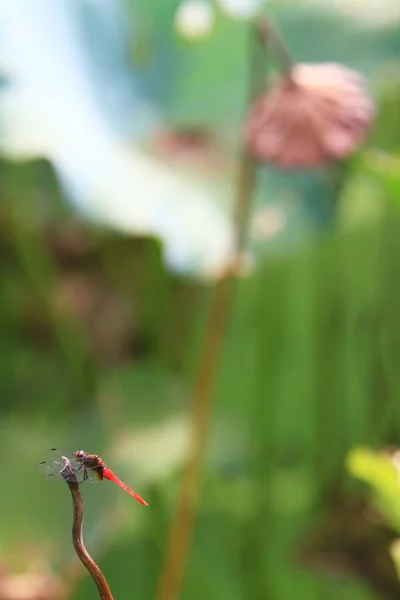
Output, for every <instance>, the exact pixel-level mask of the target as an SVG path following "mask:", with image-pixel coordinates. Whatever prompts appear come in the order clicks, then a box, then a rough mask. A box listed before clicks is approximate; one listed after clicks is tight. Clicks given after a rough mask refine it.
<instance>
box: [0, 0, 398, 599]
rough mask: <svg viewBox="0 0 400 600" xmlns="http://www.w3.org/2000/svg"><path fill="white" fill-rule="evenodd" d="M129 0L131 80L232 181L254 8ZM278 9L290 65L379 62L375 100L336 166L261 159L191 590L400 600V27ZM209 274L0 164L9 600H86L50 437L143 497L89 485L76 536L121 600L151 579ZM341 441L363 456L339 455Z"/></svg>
mask: <svg viewBox="0 0 400 600" xmlns="http://www.w3.org/2000/svg"><path fill="white" fill-rule="evenodd" d="M128 8H129V11H130V12H129V14H130V15H131V22H130V21H129V29H130V36H131V47H130V53H129V56H128V58H129V61H131V66H132V69H133V73H134V77H133V81H135V82H136V84H138V82H140V81H142V80H143V86H144V87H146V86H147V87H146V90H147V92H146V93H149V94H150V96H151V95H152V101H154V102H157V103H158V106H159V109H160V111H161V112H162V114H163V119H164V121H165V122H166V123H167V124H168V126H169V128H170V133H171V132H172V134H173V136H174V140H175V141H176V143H177V144H178V147H179V149H180V153H179V157H178V160H177V163H176V164H175V165H174V168H176V169H177V170H179V169H186V168H188V167H187V164H186V163H185V152H186V150H185V149H184V150H181V146H180V144H181V143H182V137H180V136H182V131H183V132H185V131H186V132H187V131H190V132H193V131H196V132H197V133H198V132H201V133H202V134H204V136H206V137H205V139H206V140H207V141H208V140H209V138H210V132H212V134H213V136H212V148H211V150H210V144H209V143H205V142H204V139H203V138H200V139H201V142H199V144H198V145H197V146H196V147H195V152H194V158H193V156H192V155H191V162H190V169H192V171H193V172H194V173H196V172H198V170H199V169H200V166H199V165H201V176H202V177H203V178H207V177H209V178H210V180H212V182H213V185H214V186H215V187H218V186H220V185H221V182H223V181H224V180H225V179H226V178H228V179H230V180H231V181H233V182H234V181H235V178H236V171H235V166H234V164H235V161H234V157H235V152H236V150H237V141H238V139H240V133H241V127H242V121H243V116H244V110H245V98H246V90H247V85H248V65H249V47H248V37H249V29H250V25H249V24H248V23H247V22H244V21H237V20H233V19H231V18H229V16H227V15H226V14H224V13H223V12H222V11H221V10H219V9H217V8H215V10H216V12H215V19H216V20H215V23H214V26H213V28H212V30H211V31H210V32H209V33H208V34H207V35H206V36H205V37H204V38H202V39H198V40H187V39H185V38H184V36H183V35H181V34H179V32H177V31H176V27H175V25H174V19H175V15H176V13H177V10H178V8H179V2H178V1H177V0H176V1H171V0H168V1H167V0H162V1H160V2H156V1H154V0H153V1H151V2H150V1H146V0H142V1H141V2H139V1H138V2H133V1H132V2H131V3H130V4H129V5H128ZM269 9H270V13H271V15H272V16H273V17H274V19H275V20H276V22H277V23H278V24H279V26H280V28H281V31H282V32H283V35H284V36H285V39H286V41H287V43H288V45H289V46H290V47H291V49H292V50H293V53H294V55H295V56H296V58H297V59H299V60H302V61H310V62H320V61H325V60H335V61H338V62H343V63H344V64H346V65H349V66H351V67H353V68H357V69H359V70H361V71H362V72H363V73H364V74H366V75H367V76H368V77H369V78H370V85H371V89H372V93H373V95H374V96H375V98H376V101H377V104H378V107H379V111H378V117H377V121H376V125H375V129H374V132H373V135H372V136H371V139H370V141H369V142H368V144H367V146H366V147H365V148H364V149H362V150H361V151H360V152H359V153H358V154H357V156H356V157H353V158H352V159H350V160H349V161H348V162H347V164H346V165H344V166H343V168H340V169H336V168H335V169H327V170H325V171H324V172H323V173H317V174H307V175H304V174H301V175H300V174H295V173H291V174H282V173H278V172H275V171H273V170H271V169H267V168H265V169H264V168H263V169H261V170H260V173H259V181H258V187H257V194H256V196H257V197H256V201H255V208H254V214H253V216H252V223H253V225H252V226H254V223H257V217H259V216H260V215H262V216H263V217H264V218H265V219H266V222H265V223H266V230H265V231H266V233H265V234H263V235H262V236H261V238H262V239H261V242H260V239H258V253H259V254H258V255H259V257H260V264H259V267H258V268H257V269H256V270H255V271H253V272H252V273H251V274H250V275H249V276H247V277H245V278H243V279H240V280H239V281H238V284H237V287H236V293H235V299H234V309H233V314H232V315H231V319H230V323H229V329H228V332H227V336H226V339H225V342H224V349H223V359H222V363H221V365H220V367H219V375H218V382H217V386H216V389H215V391H214V403H213V409H212V426H211V429H210V432H209V436H208V445H207V453H206V456H205V468H204V474H203V482H202V490H201V504H200V507H199V510H198V514H197V518H196V527H195V535H194V539H193V544H192V547H191V551H190V556H189V560H188V568H187V572H186V576H185V581H184V588H183V592H182V598H183V599H187V600H189V599H190V600H196V599H199V600H200V599H202V600H203V599H204V598H207V599H208V600H213V599H214V598H215V599H217V598H218V599H219V600H220V599H227V598H229V599H230V600H236V599H237V600H239V599H241V598H247V599H250V598H251V599H254V600H258V599H260V600H261V599H273V600H289V599H292V598H298V599H307V600H314V599H315V600H317V599H318V600H320V599H321V600H330V599H333V598H335V599H336V598H341V599H343V600H364V599H372V598H378V597H387V598H395V597H399V594H400V582H399V580H398V576H397V572H396V557H395V555H394V554H393V552H392V550H391V549H392V544H393V542H395V540H396V538H397V535H398V534H399V532H400V494H399V491H398V489H397V488H398V484H397V480H396V482H395V483H393V481H394V480H393V473H391V475H390V474H389V475H388V478H389V479H390V477H392V479H390V482H389V483H390V485H389V483H388V484H387V485H386V483H387V478H386V479H385V473H386V471H385V469H386V470H387V469H389V470H390V469H391V468H392V467H391V466H390V465H389V467H388V464H387V461H386V462H385V460H386V459H384V458H379V456H380V455H379V454H377V455H375V452H377V451H378V450H380V449H382V448H386V447H387V446H389V445H396V444H397V443H398V440H399V435H400V370H399V360H400V311H399V306H400V217H399V207H400V76H399V75H400V71H399V68H398V67H399V52H400V37H399V34H398V25H399V23H398V22H397V23H396V22H394V21H393V19H390V18H388V19H387V22H385V23H379V25H376V26H374V25H373V24H372V25H371V24H368V26H367V25H365V24H363V23H358V22H357V20H356V19H355V18H354V14H353V13H352V14H350V15H348V14H347V13H345V12H344V13H341V12H340V11H336V12H333V11H332V12H329V13H328V12H327V9H326V7H325V6H323V7H322V8H321V10H319V9H318V8H316V7H312V6H308V8H307V7H306V6H303V7H302V8H299V6H298V5H296V6H294V5H292V4H291V3H290V2H283V3H282V2H279V3H277V2H276V3H271V4H270V7H269ZM38 10H39V8H38ZM360 10H362V9H360ZM125 25H127V23H125ZM91 34H92V32H91V29H90V22H89V23H88V26H87V30H86V35H87V43H88V44H90V39H91V38H90V36H91ZM104 50H105V51H106V50H107V49H106V48H105V49H104ZM135 77H137V79H135ZM138 85H139V84H138ZM140 85H142V84H140ZM0 109H1V105H0ZM62 118H63V115H62V114H60V119H62ZM0 137H1V131H0ZM215 146H216V147H217V148H218V149H217V150H215ZM211 151H212V152H218V157H219V158H221V160H222V166H221V168H220V171H218V170H217V173H215V172H213V171H212V169H211V168H210V163H212V164H213V163H214V158H215V154H211V155H210V153H211ZM167 154H168V152H167ZM210 156H211V158H210ZM162 157H163V159H165V160H167V159H168V161H169V162H171V157H170V156H166V155H165V154H163V155H162ZM204 165H206V166H205V167H204ZM232 165H233V166H232ZM155 176H156V174H155ZM263 223H264V221H263ZM262 231H264V230H262ZM211 287H212V286H210V285H205V284H202V283H199V282H196V281H195V280H193V279H189V278H185V277H178V276H177V275H174V274H171V272H169V271H168V270H167V269H166V267H165V266H164V264H163V261H162V255H161V249H160V243H159V241H158V240H157V239H156V238H145V237H140V238H139V237H134V236H132V237H129V236H126V235H122V234H119V233H118V232H110V231H106V230H104V229H99V228H96V227H95V226H93V225H90V224H87V223H86V222H84V221H83V220H80V219H79V218H78V217H77V215H76V214H75V213H74V211H73V210H72V209H71V208H70V206H69V205H68V202H67V201H66V198H65V197H64V193H63V192H62V191H61V190H60V188H59V184H58V180H57V177H56V176H55V173H54V171H53V167H52V165H51V163H50V162H49V161H46V160H31V161H28V162H26V161H25V162H23V163H20V164H16V163H14V162H13V161H11V160H9V159H8V158H7V157H5V158H4V159H3V160H2V162H1V164H0V358H1V360H0V450H1V456H2V461H1V463H2V469H3V471H2V475H1V479H0V490H1V493H0V598H1V599H6V598H7V600H9V599H12V598H17V597H18V598H36V599H40V598H53V597H57V594H61V596H63V595H64V597H65V596H67V597H68V598H73V599H76V600H78V599H84V598H85V599H87V598H91V597H95V594H96V590H95V588H94V584H93V582H92V581H91V580H90V579H89V577H88V576H87V575H86V572H85V571H84V569H83V567H81V565H80V564H78V562H77V559H76V558H75V556H74V553H73V548H72V544H71V543H70V527H71V502H70V496H69V493H68V490H67V489H66V487H65V486H64V485H63V484H59V485H54V486H53V485H50V484H48V483H47V482H44V481H43V480H42V478H41V476H40V475H38V473H37V472H36V468H35V465H36V463H38V462H39V461H41V460H43V459H44V453H45V451H46V450H47V449H48V448H50V447H52V446H56V447H60V448H63V449H67V450H77V449H80V448H83V449H84V450H86V451H88V452H96V453H98V454H100V455H101V456H102V457H103V458H104V460H105V461H106V462H107V464H108V465H109V466H110V467H112V468H113V469H114V470H115V471H116V472H117V473H118V474H119V476H120V477H121V478H122V479H124V480H125V481H126V482H127V483H128V484H129V485H132V487H133V488H134V489H135V490H137V491H138V493H140V494H141V495H143V497H145V498H146V500H147V501H148V502H149V505H150V506H149V508H147V509H144V508H143V507H141V506H140V505H137V504H136V503H134V502H133V501H132V499H131V498H130V497H129V496H127V495H126V494H123V493H122V491H121V490H120V489H118V488H117V487H116V486H112V485H111V484H109V483H107V482H105V483H103V484H101V485H100V486H95V485H93V486H91V485H89V484H86V485H85V486H83V488H82V493H83V497H84V505H85V529H84V533H85V540H86V543H87V547H88V549H89V551H90V552H92V553H93V555H94V557H95V558H96V560H97V561H98V562H99V563H100V565H101V567H102V569H103V572H104V573H105V575H106V577H107V579H108V581H109V584H110V587H111V589H112V591H113V594H114V597H115V598H121V599H122V598H128V597H132V596H134V597H135V598H137V599H140V600H145V599H150V598H154V597H155V595H156V590H157V582H158V578H159V577H160V574H161V569H162V564H163V556H164V551H165V546H166V540H167V536H168V532H169V528H170V525H171V522H172V517H173V515H174V514H175V509H176V501H177V495H178V490H179V480H180V475H181V467H182V465H183V463H184V461H185V452H186V447H187V443H188V435H189V429H188V420H189V418H190V410H191V402H190V393H191V389H192V385H193V377H194V373H195V371H196V364H197V360H198V357H199V352H200V348H201V341H202V337H203V334H204V326H205V323H206V318H207V310H208V306H209V301H210V292H211ZM361 448H364V450H361ZM365 448H367V449H365ZM368 448H369V450H368ZM351 451H353V452H357V451H358V452H361V455H360V456H361V459H362V460H361V463H362V468H361V467H360V463H359V462H357V460H356V461H355V462H354V461H353V462H351V461H350V463H349V464H351V465H352V466H351V468H350V470H349V469H348V463H347V462H346V460H347V457H348V453H349V452H351ZM363 452H364V454H363ZM351 456H353V455H351ZM357 456H358V459H359V461H360V456H359V455H357ZM363 457H364V458H363ZM364 459H365V460H364ZM363 460H364V462H363ZM354 476H356V477H354ZM358 478H359V479H363V480H364V483H361V482H360V481H358ZM365 482H366V483H367V484H368V485H365ZM385 482H386V483H385ZM385 485H386V487H385ZM382 498H383V499H384V501H383V500H382ZM388 498H389V499H388ZM375 509H376V510H379V517H378V516H376V514H375V513H374V514H373V516H371V514H372V513H371V514H370V512H369V511H373V510H375ZM17 575H18V577H17ZM58 578H59V579H58ZM66 582H67V583H66ZM7 585H8V587H7ZM53 585H54V586H55V587H54V588H53V587H52V586H53ZM41 586H42V587H41ZM57 586H60V587H57ZM18 593H19V594H20V595H18ZM21 594H22V595H21ZM24 594H25V595H24Z"/></svg>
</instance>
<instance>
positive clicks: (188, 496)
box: [156, 30, 264, 600]
mask: <svg viewBox="0 0 400 600" xmlns="http://www.w3.org/2000/svg"><path fill="white" fill-rule="evenodd" d="M251 41H252V42H253V43H254V30H252V31H251ZM252 50H254V48H253V49H252ZM258 67H259V63H258V61H257V60H256V53H255V52H252V55H251V68H250V72H251V74H250V82H249V90H250V91H249V104H250V103H252V102H253V99H254V96H255V93H256V91H257V90H258V88H259V78H260V74H261V75H262V78H263V76H264V74H263V71H261V72H260V70H259V68H258ZM255 171H256V164H255V162H254V160H253V158H252V157H251V156H250V154H249V153H248V151H247V149H246V148H245V147H243V149H242V151H241V157H240V165H239V172H238V182H237V187H236V198H235V207H234V258H235V259H237V258H239V259H240V256H241V253H242V251H243V249H244V245H245V240H246V234H247V225H248V220H249V214H250V208H251V200H252V198H253V192H254V185H255ZM233 266H234V267H235V265H233ZM235 283H236V278H235V269H233V270H232V269H228V270H227V272H226V274H225V276H224V277H222V278H221V279H220V280H219V281H218V283H217V284H216V286H215V288H214V291H213V294H212V298H211V304H210V308H209V314H208V318H207V322H206V325H205V337H204V342H203V346H202V350H201V353H200V358H199V362H198V368H197V375H196V377H195V381H194V389H193V404H192V411H191V422H190V426H189V427H190V434H189V448H188V451H187V461H186V464H185V467H184V470H183V474H182V478H181V485H180V490H179V495H178V503H177V510H176V514H175V517H174V520H173V523H172V526H171V530H170V535H169V539H168V541H167V548H166V552H165V558H164V564H163V566H162V571H161V577H160V581H159V586H158V593H157V596H156V597H157V600H177V599H178V598H179V597H180V595H181V590H182V586H183V579H184V575H185V571H186V564H187V560H188V555H189V551H190V543H191V540H192V536H193V529H194V522H195V517H196V514H197V507H198V503H199V496H200V487H201V477H202V466H203V457H204V453H205V448H206V441H207V434H208V430H209V424H210V420H211V409H212V396H213V391H214V387H215V382H216V379H217V375H218V371H219V365H220V359H221V355H222V350H223V342H224V339H225V335H226V331H227V328H228V323H229V316H230V311H231V308H232V304H233V299H234V291H235Z"/></svg>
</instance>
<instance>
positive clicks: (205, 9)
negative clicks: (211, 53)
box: [175, 0, 214, 39]
mask: <svg viewBox="0 0 400 600" xmlns="http://www.w3.org/2000/svg"><path fill="white" fill-rule="evenodd" d="M213 25H214V10H213V8H212V6H211V4H210V3H209V2H207V1H206V0H184V1H183V2H182V4H181V5H180V6H179V8H178V11H177V13H176V16H175V27H176V28H177V30H178V31H179V33H180V34H181V35H183V36H185V37H187V38H192V39H199V38H202V37H204V36H206V35H207V34H208V33H210V31H211V29H212V27H213Z"/></svg>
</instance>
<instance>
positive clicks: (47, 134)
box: [0, 0, 232, 277]
mask: <svg viewBox="0 0 400 600" xmlns="http://www.w3.org/2000/svg"><path fill="white" fill-rule="evenodd" d="M83 7H85V8H86V9H88V8H89V7H90V10H95V7H94V5H93V3H92V0H57V2H55V1H54V0H12V2H0V31H1V35H0V64H1V67H2V70H3V73H5V75H6V76H7V79H8V81H9V84H8V85H7V86H6V87H4V88H1V89H0V151H1V152H3V154H4V155H5V156H7V157H11V158H13V159H23V160H26V159H27V158H35V157H45V158H47V159H48V160H49V161H51V162H52V164H53V165H54V167H55V169H56V172H57V174H58V176H59V178H60V181H61V184H62V186H63V189H64V191H65V194H66V197H67V198H69V200H70V201H71V203H72V204H73V205H74V207H75V209H77V210H78V211H79V212H80V213H81V215H82V216H84V217H85V218H87V219H89V220H91V221H94V222H97V223H99V224H102V225H105V226H109V227H113V228H116V229H119V230H121V231H124V232H126V233H128V234H147V235H154V236H157V237H159V238H160V239H161V240H162V242H163V250H164V257H165V261H166V263H167V265H168V266H169V267H170V268H171V269H173V270H175V271H178V272H180V273H190V274H193V275H195V276H198V277H204V276H206V277H208V276H212V275H213V274H214V273H218V272H219V270H220V269H221V268H222V267H223V265H224V263H225V260H226V259H227V257H228V256H229V254H230V248H231V239H232V232H231V226H230V223H229V220H228V218H227V215H226V213H225V212H224V211H223V210H222V209H221V208H220V206H219V202H220V200H221V199H220V196H219V194H218V195H217V193H216V192H215V191H214V190H212V191H210V190H208V189H207V187H206V186H205V185H204V184H203V182H201V184H200V183H199V182H198V181H193V180H191V179H190V177H189V176H187V175H186V174H180V173H178V172H176V171H175V170H173V169H170V168H168V167H167V166H166V165H165V164H163V163H161V162H160V161H158V160H157V159H155V158H153V157H150V156H147V155H146V154H145V153H144V152H141V151H139V150H138V149H134V148H131V147H130V146H129V145H128V144H127V143H126V142H125V141H124V139H122V138H121V137H120V134H119V133H118V131H117V130H116V128H115V127H114V125H113V123H112V119H111V116H110V114H107V112H106V110H105V102H104V96H102V94H101V88H102V87H108V88H112V87H113V86H115V88H116V89H117V88H118V86H119V88H118V89H120V90H121V89H123V88H124V85H126V89H127V91H128V90H129V89H132V86H133V92H134V93H133V97H132V102H131V108H132V109H133V111H134V114H135V118H136V121H135V123H136V127H137V131H140V132H141V134H143V131H142V129H143V122H144V121H145V118H146V115H148V105H145V104H144V103H143V102H142V101H141V98H140V96H139V94H138V91H137V90H136V88H135V87H134V86H135V81H134V80H133V82H132V77H131V75H132V74H131V73H130V72H129V73H128V75H129V77H128V76H126V77H125V76H124V68H125V66H124V65H123V64H120V63H119V62H118V56H117V54H118V53H117V50H115V55H114V56H110V58H109V60H110V65H111V68H110V69H109V71H108V73H107V75H108V76H107V77H106V78H105V80H104V81H102V82H101V84H102V85H97V87H96V77H95V76H94V75H93V71H94V70H95V67H96V64H95V67H93V61H92V63H91V62H90V60H89V57H88V52H87V50H88V47H90V41H91V39H90V36H89V37H88V38H86V37H85V36H86V34H87V32H86V30H85V29H84V28H83V27H84V25H85V23H86V24H87V22H88V20H87V19H86V21H85V20H82V19H80V15H81V12H80V11H81V10H82V8H83ZM107 7H108V8H109V9H110V10H111V9H112V10H111V13H112V12H113V11H114V12H115V11H117V8H118V2H117V1H116V0H102V2H101V11H102V15H101V18H102V28H103V29H104V28H105V27H108V28H109V29H110V30H112V31H114V29H113V28H114V27H117V26H119V20H118V19H116V18H115V19H114V18H112V17H111V16H110V15H111V13H107V11H106V10H105V9H106V8H107ZM96 10H97V9H96ZM99 10H100V8H99ZM106 14H107V15H108V18H103V17H105V16H106ZM98 16H99V15H97V14H96V17H98ZM86 17H87V15H86ZM89 22H91V21H90V20H89ZM110 35H111V34H110ZM114 37H115V38H117V37H118V36H114ZM115 43H116V44H117V43H118V42H117V41H115ZM88 44H89V46H88ZM97 47H98V46H97ZM112 49H113V37H112V36H111V37H110V46H108V45H107V51H110V52H111V50H112ZM94 62H95V63H96V61H94ZM102 66H103V64H102V62H101V61H100V62H99V65H98V69H97V71H96V74H97V75H98V70H99V69H101V67H102ZM128 81H129V83H127V82H128ZM97 83H99V82H98V81H97ZM110 112H111V113H115V112H116V111H115V108H113V110H112V111H110ZM143 115H145V116H144V117H143Z"/></svg>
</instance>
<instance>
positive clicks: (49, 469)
mask: <svg viewBox="0 0 400 600" xmlns="http://www.w3.org/2000/svg"><path fill="white" fill-rule="evenodd" d="M67 460H68V461H69V463H70V465H71V467H72V468H73V470H74V471H75V477H76V479H77V481H78V483H79V484H80V483H84V482H85V481H89V482H91V483H99V481H101V480H100V479H99V478H98V476H97V475H96V473H95V472H94V471H92V470H91V469H85V468H84V467H83V465H82V463H81V461H79V460H77V459H76V458H75V453H74V452H69V451H67V452H65V451H64V450H60V449H57V448H50V450H48V451H47V452H46V460H43V461H42V462H40V463H39V464H38V466H37V470H38V471H39V473H41V474H42V475H44V478H45V479H46V481H54V482H56V481H64V478H63V476H62V474H61V471H62V470H63V468H64V467H65V465H66V461H67Z"/></svg>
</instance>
